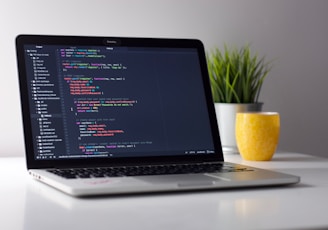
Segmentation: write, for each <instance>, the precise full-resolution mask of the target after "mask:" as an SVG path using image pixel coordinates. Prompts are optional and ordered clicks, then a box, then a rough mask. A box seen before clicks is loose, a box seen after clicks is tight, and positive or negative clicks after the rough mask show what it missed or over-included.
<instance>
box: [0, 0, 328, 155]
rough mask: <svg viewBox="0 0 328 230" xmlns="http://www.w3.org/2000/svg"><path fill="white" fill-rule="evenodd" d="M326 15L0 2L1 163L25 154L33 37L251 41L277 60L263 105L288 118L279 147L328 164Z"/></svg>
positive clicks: (313, 5)
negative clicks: (24, 79)
mask: <svg viewBox="0 0 328 230" xmlns="http://www.w3.org/2000/svg"><path fill="white" fill-rule="evenodd" d="M327 11H328V1H325V0H311V1H310V0H139V1H138V0H117V1H114V0H92V1H87V0H56V1H45V0H1V2H0V31H1V36H0V68H1V73H0V79H1V83H2V84H0V103H1V106H0V112H1V113H0V130H1V131H0V156H23V154H24V147H23V134H22V126H21V115H20V102H19V91H18V78H17V71H16V59H15V58H16V57H15V47H14V39H15V37H16V35H18V34H22V33H33V34H68V35H105V36H146V37H152V36H153V37H188V38H199V39H201V40H203V42H204V43H205V46H206V48H207V49H209V48H212V47H214V46H220V47H222V45H223V43H227V44H233V45H237V46H239V45H243V44H245V43H247V42H250V43H251V44H252V47H253V48H254V50H256V51H257V52H258V53H259V54H260V55H266V56H267V58H268V59H275V58H276V61H275V66H274V69H273V71H272V72H271V74H270V75H269V77H268V79H267V81H266V82H265V85H264V87H263V91H262V96H261V100H262V101H263V102H264V103H265V106H264V110H271V111H278V112H280V113H281V122H282V129H281V139H280V144H279V148H280V149H282V150H289V151H297V152H304V153H309V154H313V155H322V156H327V157H328V152H326V145H327V143H328V135H327V130H328V122H327V119H326V117H327V114H326V113H327V112H328V109H327V108H326V104H327V103H326V98H327V97H326V95H325V93H326V85H328V74H327V72H328V71H327V70H326V68H327V66H328V63H327V62H328V59H327V54H328V45H327V43H328V23H327V22H328V14H327Z"/></svg>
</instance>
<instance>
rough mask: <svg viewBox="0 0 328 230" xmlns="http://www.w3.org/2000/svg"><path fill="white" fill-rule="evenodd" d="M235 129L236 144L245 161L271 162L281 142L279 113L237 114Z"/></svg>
mask: <svg viewBox="0 0 328 230" xmlns="http://www.w3.org/2000/svg"><path fill="white" fill-rule="evenodd" d="M235 127H236V130H235V131H236V132H235V134H236V143H237V147H238V150H239V153H240V155H241V156H242V158H243V159H245V160H252V161H268V160H271V158H272V156H273V154H274V153H275V151H276V148H277V146H278V141H279V133H280V116H279V113H276V112H243V113H237V114H236V124H235Z"/></svg>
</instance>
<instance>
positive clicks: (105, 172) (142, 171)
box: [48, 163, 253, 179]
mask: <svg viewBox="0 0 328 230" xmlns="http://www.w3.org/2000/svg"><path fill="white" fill-rule="evenodd" d="M244 171H253V170H252V169H249V168H246V167H242V166H237V165H231V164H226V163H197V164H174V165H144V166H121V167H100V168H72V169H49V170H48V172H51V173H54V174H56V175H58V176H61V177H64V178H67V179H76V178H97V177H121V176H142V175H144V176H145V175H164V174H186V173H214V172H244Z"/></svg>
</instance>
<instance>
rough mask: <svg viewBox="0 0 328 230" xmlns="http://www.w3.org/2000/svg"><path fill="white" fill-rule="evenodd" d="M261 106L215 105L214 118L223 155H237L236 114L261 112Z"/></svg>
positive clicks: (260, 104) (257, 104) (258, 104)
mask: <svg viewBox="0 0 328 230" xmlns="http://www.w3.org/2000/svg"><path fill="white" fill-rule="evenodd" d="M262 105H263V103H251V104H234V103H215V111H216V117H217V121H218V125H219V132H220V138H221V144H222V148H223V152H224V153H239V151H238V148H237V143H236V137H235V120H236V113H237V112H259V111H261V110H262Z"/></svg>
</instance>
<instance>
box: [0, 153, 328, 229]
mask: <svg viewBox="0 0 328 230" xmlns="http://www.w3.org/2000/svg"><path fill="white" fill-rule="evenodd" d="M226 160H227V161H231V162H236V163H244V164H248V165H252V166H256V167H262V168H269V169H273V170H279V171H282V172H286V173H291V174H295V175H299V176H301V183H300V184H298V185H296V186H288V187H274V188H256V189H254V188H253V189H242V190H222V191H214V192H213V191H212V192H200V193H179V194H157V195H147V196H145V195H143V196H141V195H138V196H119V197H117V196H116V197H100V198H88V199H80V198H73V197H70V196H67V195H65V194H63V193H61V192H58V191H57V190H54V189H52V188H50V187H48V186H46V185H43V184H41V183H39V182H37V181H34V180H33V179H31V178H30V177H29V176H28V174H27V172H26V169H25V161H24V159H23V158H0V170H1V172H2V173H1V174H0V182H1V187H0V229H1V230H22V229H24V230H39V229H40V230H59V229H60V230H61V229H76V230H84V229H88V230H90V229H94V230H101V229H106V230H108V229H115V230H120V229H124V230H130V229H140V230H158V229H165V230H182V229H188V230H193V229H195V230H207V229H215V230H217V229H314V228H316V229H318V228H320V229H321V228H322V229H328V212H327V207H328V159H321V158H316V157H311V156H307V155H302V154H297V153H278V154H276V155H275V157H274V159H273V160H272V161H270V162H248V161H243V160H242V159H241V158H240V157H239V156H238V155H234V156H226ZM4 172H5V173H4Z"/></svg>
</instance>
